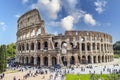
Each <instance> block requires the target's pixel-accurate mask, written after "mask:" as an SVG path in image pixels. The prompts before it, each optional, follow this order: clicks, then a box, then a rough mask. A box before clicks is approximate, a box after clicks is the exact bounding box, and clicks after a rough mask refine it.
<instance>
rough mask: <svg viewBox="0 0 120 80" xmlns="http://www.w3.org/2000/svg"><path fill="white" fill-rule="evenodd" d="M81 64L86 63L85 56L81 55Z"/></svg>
mask: <svg viewBox="0 0 120 80" xmlns="http://www.w3.org/2000/svg"><path fill="white" fill-rule="evenodd" d="M82 64H86V57H85V56H82Z"/></svg>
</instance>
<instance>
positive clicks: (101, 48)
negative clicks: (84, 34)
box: [101, 44, 103, 52]
mask: <svg viewBox="0 0 120 80" xmlns="http://www.w3.org/2000/svg"><path fill="white" fill-rule="evenodd" d="M101 51H102V52H103V44H101Z"/></svg>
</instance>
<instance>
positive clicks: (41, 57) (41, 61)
mask: <svg viewBox="0 0 120 80" xmlns="http://www.w3.org/2000/svg"><path fill="white" fill-rule="evenodd" d="M40 59H41V60H40V63H41V65H44V64H43V61H44V60H43V56H42V55H40Z"/></svg>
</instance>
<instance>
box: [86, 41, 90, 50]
mask: <svg viewBox="0 0 120 80" xmlns="http://www.w3.org/2000/svg"><path fill="white" fill-rule="evenodd" d="M87 50H88V51H90V43H87Z"/></svg>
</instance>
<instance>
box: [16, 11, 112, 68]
mask: <svg viewBox="0 0 120 80" xmlns="http://www.w3.org/2000/svg"><path fill="white" fill-rule="evenodd" d="M16 53H17V54H16V62H18V63H21V64H27V65H30V64H31V65H38V66H41V65H44V66H52V65H55V64H60V65H61V66H69V65H75V64H89V63H91V64H94V63H103V62H111V61H113V47H112V37H111V36H110V35H108V34H105V33H101V32H94V31H66V32H65V35H62V34H59V35H57V36H56V35H51V34H47V33H46V31H45V27H44V20H42V19H41V16H40V15H39V11H38V10H37V9H34V10H31V11H29V12H27V13H25V14H24V15H22V16H21V17H20V18H19V20H18V31H17V42H16Z"/></svg>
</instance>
